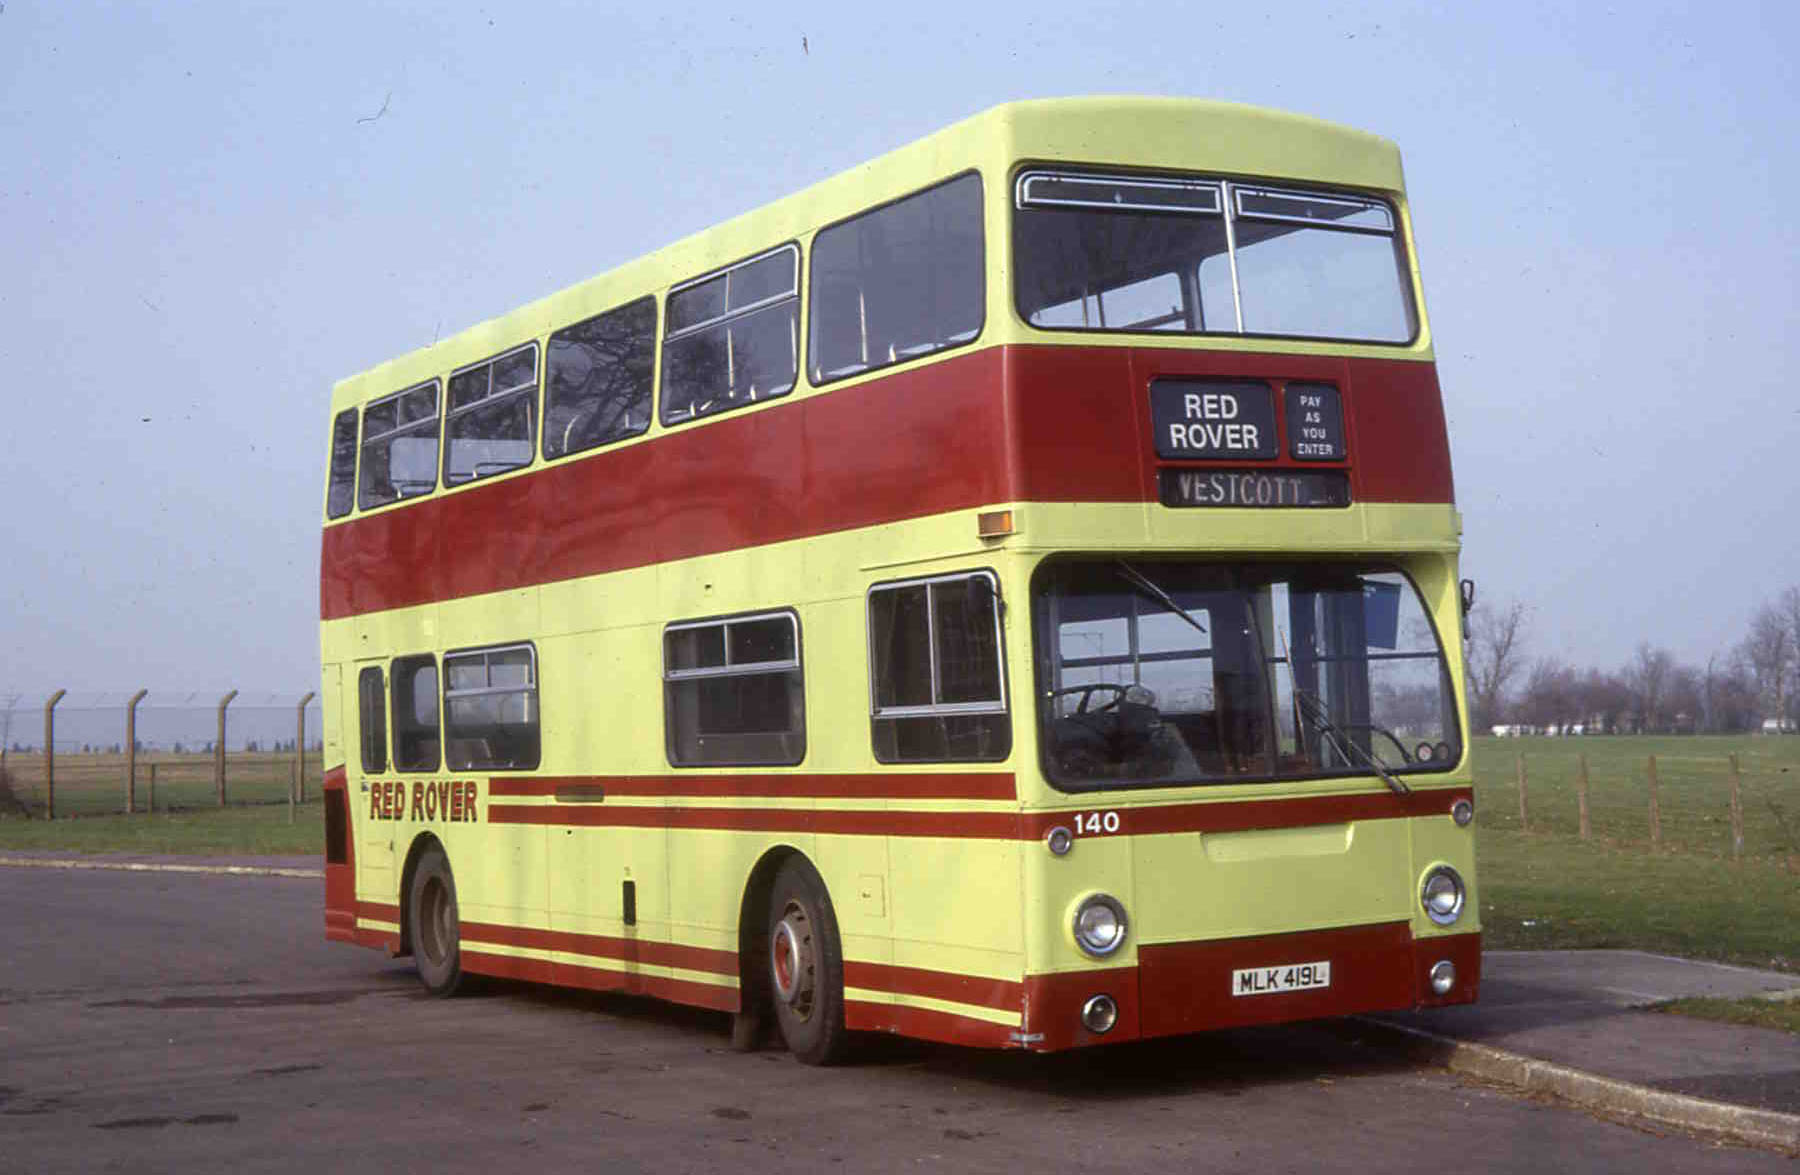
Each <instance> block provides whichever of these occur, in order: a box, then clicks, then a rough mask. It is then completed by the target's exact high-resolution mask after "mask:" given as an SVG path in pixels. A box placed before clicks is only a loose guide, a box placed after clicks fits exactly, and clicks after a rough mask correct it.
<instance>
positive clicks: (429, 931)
mask: <svg viewBox="0 0 1800 1175" xmlns="http://www.w3.org/2000/svg"><path fill="white" fill-rule="evenodd" d="M407 913H408V920H409V921H410V923H411V926H412V948H413V966H414V967H416V968H417V969H418V972H419V982H420V983H423V984H424V985H425V990H426V991H428V992H430V993H431V994H432V995H436V996H448V995H454V994H455V993H456V989H457V988H458V987H460V986H461V985H462V976H463V972H462V942H461V933H460V931H459V929H458V923H457V916H456V878H455V877H454V876H452V875H451V873H450V860H449V858H448V857H446V856H444V850H443V849H440V848H437V847H436V846H433V847H432V848H429V849H426V850H425V852H424V854H423V855H422V856H421V857H420V858H419V865H418V869H417V870H416V871H415V872H414V873H413V883H412V894H411V902H410V909H409V910H408V912H407Z"/></svg>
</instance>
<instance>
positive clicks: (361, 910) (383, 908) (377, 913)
mask: <svg viewBox="0 0 1800 1175" xmlns="http://www.w3.org/2000/svg"><path fill="white" fill-rule="evenodd" d="M356 916H357V917H359V918H373V919H374V920H376V921H377V922H399V921H400V907H399V906H390V905H387V904H386V903H383V902H363V901H359V902H357V903H356Z"/></svg>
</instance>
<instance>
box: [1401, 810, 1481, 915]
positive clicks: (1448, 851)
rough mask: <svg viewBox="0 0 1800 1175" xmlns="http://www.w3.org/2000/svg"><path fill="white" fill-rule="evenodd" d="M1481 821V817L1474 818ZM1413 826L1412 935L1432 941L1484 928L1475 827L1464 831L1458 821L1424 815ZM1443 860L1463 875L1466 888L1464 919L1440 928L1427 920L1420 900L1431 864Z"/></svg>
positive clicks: (1465, 828)
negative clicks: (1476, 862) (1477, 867)
mask: <svg viewBox="0 0 1800 1175" xmlns="http://www.w3.org/2000/svg"><path fill="white" fill-rule="evenodd" d="M1475 819H1476V821H1477V822H1479V821H1480V819H1481V817H1480V815H1479V814H1478V815H1477V816H1476V817H1475ZM1411 824H1412V853H1413V856H1412V863H1413V874H1412V876H1413V880H1412V887H1413V888H1412V894H1413V902H1412V908H1411V911H1410V913H1411V914H1412V922H1413V935H1414V937H1417V938H1433V937H1435V936H1437V935H1441V934H1470V933H1473V932H1475V931H1478V930H1480V929H1481V883H1480V881H1479V880H1478V879H1477V877H1476V874H1477V872H1478V870H1477V869H1476V867H1475V825H1474V824H1470V825H1467V826H1466V827H1463V828H1458V827H1457V826H1456V821H1454V820H1452V819H1450V818H1449V817H1448V816H1424V817H1420V818H1419V819H1417V820H1413V821H1411ZM1438 861H1442V862H1443V863H1444V864H1446V865H1449V866H1450V867H1451V868H1452V869H1455V870H1456V871H1457V872H1458V873H1460V874H1461V875H1462V879H1463V885H1464V886H1465V887H1466V889H1465V891H1464V897H1463V912H1462V917H1460V918H1458V919H1457V920H1456V921H1455V922H1453V923H1451V924H1450V925H1448V926H1439V925H1438V924H1437V923H1435V922H1433V921H1432V920H1431V919H1430V918H1428V917H1426V915H1425V909H1424V907H1423V906H1422V905H1421V904H1420V903H1419V901H1418V893H1419V888H1420V886H1421V885H1422V884H1423V883H1424V878H1425V871H1426V870H1427V869H1429V868H1431V866H1432V864H1433V863H1435V862H1438Z"/></svg>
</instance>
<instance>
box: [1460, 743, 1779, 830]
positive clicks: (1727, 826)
mask: <svg viewBox="0 0 1800 1175" xmlns="http://www.w3.org/2000/svg"><path fill="white" fill-rule="evenodd" d="M1733 753H1735V754H1736V755H1737V757H1738V765H1739V769H1740V781H1739V792H1740V796H1741V800H1742V804H1743V813H1744V855H1745V856H1746V857H1747V858H1769V857H1780V856H1782V855H1784V854H1789V853H1793V854H1800V843H1796V842H1797V840H1800V738H1792V737H1789V738H1769V737H1761V736H1743V735H1738V736H1725V735H1693V736H1687V737H1655V736H1648V737H1640V736H1599V737H1594V738H1504V739H1497V738H1479V739H1476V740H1475V784H1476V797H1477V803H1478V804H1479V805H1480V810H1481V822H1482V826H1483V827H1484V828H1489V829H1500V830H1505V831H1509V832H1517V831H1520V823H1519V788H1518V783H1517V780H1516V775H1517V761H1518V758H1519V757H1520V756H1523V757H1524V760H1525V770H1526V789H1525V790H1526V800H1527V811H1528V813H1529V816H1530V822H1531V823H1530V827H1531V831H1532V832H1534V833H1536V832H1554V833H1566V834H1568V835H1570V836H1574V835H1576V833H1577V831H1578V829H1579V827H1580V818H1579V814H1578V812H1577V807H1576V786H1575V782H1576V778H1577V776H1578V774H1579V770H1580V768H1579V760H1580V759H1581V758H1582V757H1583V756H1585V757H1586V759H1587V763H1588V782H1589V786H1588V811H1589V815H1590V822H1591V824H1592V827H1593V835H1594V837H1595V839H1597V840H1599V841H1601V842H1603V843H1609V844H1616V845H1643V846H1648V845H1649V843H1650V791H1649V787H1650V784H1649V777H1650V772H1649V758H1650V756H1652V755H1655V756H1656V767H1657V778H1658V787H1657V793H1658V799H1659V802H1660V806H1661V808H1662V844H1663V848H1665V849H1667V850H1669V851H1672V852H1690V853H1700V854H1710V855H1714V856H1721V857H1722V856H1727V855H1729V854H1730V852H1731V807H1730V799H1729V795H1730V780H1731V762H1730V756H1731V755H1732V754H1733Z"/></svg>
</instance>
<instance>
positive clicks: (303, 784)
mask: <svg viewBox="0 0 1800 1175" xmlns="http://www.w3.org/2000/svg"><path fill="white" fill-rule="evenodd" d="M321 732H322V727H321V725H320V717H319V703H318V700H317V698H316V697H315V696H314V695H313V694H311V693H306V692H302V691H295V692H293V693H286V694H283V693H258V694H246V693H239V692H238V691H236V690H232V691H230V692H229V693H224V694H201V693H175V692H167V691H151V690H137V691H131V692H122V691H121V692H102V693H66V692H64V691H61V690H58V691H56V692H55V693H53V694H50V695H48V696H45V697H33V696H30V695H26V694H22V693H0V817H5V816H13V817H19V816H25V817H33V818H43V817H49V816H58V817H60V816H96V815H108V814H115V813H125V812H149V811H158V812H162V811H176V810H181V809H192V808H201V807H221V806H224V805H227V804H285V803H287V802H288V800H289V796H290V793H292V795H293V798H294V799H295V800H297V801H299V802H305V801H306V800H307V799H316V798H317V797H318V795H319V791H320V783H321V779H320V775H321V771H322V765H321V761H320V760H321V750H322V743H321V741H320V737H321Z"/></svg>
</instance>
